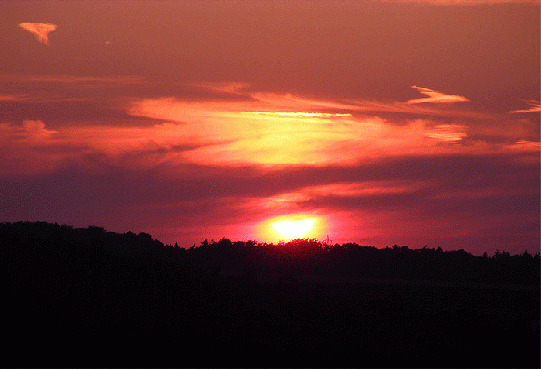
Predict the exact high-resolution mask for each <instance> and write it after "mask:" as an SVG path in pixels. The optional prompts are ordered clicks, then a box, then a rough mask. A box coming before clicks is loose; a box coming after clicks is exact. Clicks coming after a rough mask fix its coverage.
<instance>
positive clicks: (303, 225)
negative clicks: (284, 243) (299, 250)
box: [272, 219, 316, 238]
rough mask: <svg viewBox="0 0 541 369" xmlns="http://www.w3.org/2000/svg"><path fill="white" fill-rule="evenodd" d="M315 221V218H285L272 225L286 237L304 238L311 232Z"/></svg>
mask: <svg viewBox="0 0 541 369" xmlns="http://www.w3.org/2000/svg"><path fill="white" fill-rule="evenodd" d="M315 222H316V221H315V219H302V220H294V221H291V220H284V221H281V222H275V223H272V227H273V228H274V229H275V230H276V231H277V232H278V233H279V234H281V235H283V236H284V238H302V237H305V236H306V235H307V234H308V233H309V232H310V230H311V229H312V227H313V226H314V224H315Z"/></svg>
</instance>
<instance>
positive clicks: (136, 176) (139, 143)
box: [0, 0, 541, 255]
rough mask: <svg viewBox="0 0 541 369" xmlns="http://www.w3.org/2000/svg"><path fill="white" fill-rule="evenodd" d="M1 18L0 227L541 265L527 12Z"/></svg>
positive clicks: (73, 7) (538, 110) (455, 6)
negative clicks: (514, 259)
mask: <svg viewBox="0 0 541 369" xmlns="http://www.w3.org/2000/svg"><path fill="white" fill-rule="evenodd" d="M2 7H3V8H4V11H3V12H2V14H0V31H1V33H2V35H3V37H2V39H0V50H2V51H3V52H2V55H4V57H3V58H2V60H0V86H1V87H0V161H1V162H3V163H4V165H1V166H0V194H2V200H1V201H2V205H1V206H0V222H17V221H44V222H49V223H59V224H66V225H71V226H73V227H77V228H81V227H83V228H84V227H88V226H89V225H97V226H99V227H103V228H104V229H106V230H108V231H111V232H117V233H125V232H128V231H131V232H135V233H140V232H144V233H148V234H151V235H152V237H154V238H155V239H158V240H160V241H161V242H163V243H164V244H171V245H173V244H175V242H178V243H179V245H180V246H182V247H185V248H188V247H190V246H191V245H192V244H196V245H199V243H200V242H202V241H203V240H205V239H208V240H211V239H214V240H220V239H222V238H227V239H230V240H245V241H247V240H257V241H258V242H269V243H270V242H272V243H277V242H278V239H280V238H282V239H287V238H289V237H291V238H293V239H294V238H313V239H319V240H323V239H325V238H326V237H329V238H330V239H331V240H333V243H339V244H344V243H347V242H352V243H357V244H359V245H371V246H374V247H377V248H384V247H389V246H392V245H395V244H397V245H407V246H408V247H411V248H413V249H418V248H422V247H424V246H427V247H429V248H437V247H441V248H442V249H443V250H445V251H449V250H459V249H464V250H465V251H467V252H469V253H471V254H473V255H482V254H483V253H484V252H486V253H487V254H489V255H492V254H494V253H495V252H496V250H500V251H501V250H503V251H506V252H510V253H511V254H521V253H523V252H524V251H527V252H529V253H530V254H535V253H538V252H539V249H540V247H541V232H540V227H541V226H540V206H541V205H540V188H541V185H540V181H541V180H540V178H541V171H540V154H541V150H540V147H541V145H540V115H541V105H540V99H541V98H540V95H541V92H540V70H539V60H540V37H541V36H540V9H541V4H540V2H539V1H531V0H524V1H504V0H483V1H470V0H457V1H439V0H434V1H430V0H417V1H411V0H373V1H366V2H355V1H339V2H336V1H325V0H322V1H314V2H304V1H285V0H282V1H273V2H267V1H254V2H243V1H218V2H208V1H203V0H201V1H190V2H177V1H160V2H155V1H145V0H143V1H131V0H123V1H116V2H110V1H92V2H62V1H57V0H52V1H48V2H40V1H32V0H30V1H24V2H23V1H18V2H3V3H2ZM181 240H185V241H182V242H186V244H184V243H183V244H182V245H181V243H180V242H181Z"/></svg>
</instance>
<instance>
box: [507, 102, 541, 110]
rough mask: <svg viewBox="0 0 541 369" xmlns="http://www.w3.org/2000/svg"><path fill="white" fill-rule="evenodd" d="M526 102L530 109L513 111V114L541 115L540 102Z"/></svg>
mask: <svg viewBox="0 0 541 369" xmlns="http://www.w3.org/2000/svg"><path fill="white" fill-rule="evenodd" d="M526 102H527V103H528V105H530V109H520V110H513V111H512V112H511V113H540V112H541V104H540V103H539V101H536V100H528V101H526Z"/></svg>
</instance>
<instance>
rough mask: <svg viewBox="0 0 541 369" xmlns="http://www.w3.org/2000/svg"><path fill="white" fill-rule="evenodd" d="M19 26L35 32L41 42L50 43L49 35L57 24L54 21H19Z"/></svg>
mask: <svg viewBox="0 0 541 369" xmlns="http://www.w3.org/2000/svg"><path fill="white" fill-rule="evenodd" d="M19 27H21V28H22V29H24V30H27V31H28V32H31V33H33V34H34V35H35V36H36V38H37V39H38V41H39V42H41V43H42V44H45V45H49V38H48V37H47V35H48V34H49V32H52V31H54V30H55V29H56V27H57V26H56V24H52V23H19Z"/></svg>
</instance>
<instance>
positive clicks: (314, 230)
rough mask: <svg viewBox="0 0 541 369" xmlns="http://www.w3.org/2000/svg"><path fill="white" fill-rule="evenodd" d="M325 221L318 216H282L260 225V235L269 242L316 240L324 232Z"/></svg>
mask: <svg viewBox="0 0 541 369" xmlns="http://www.w3.org/2000/svg"><path fill="white" fill-rule="evenodd" d="M324 225H325V221H324V219H323V218H321V217H318V216H307V215H284V216H279V217H275V218H271V219H268V220H266V221H265V222H263V223H262V224H261V228H260V235H261V236H262V237H263V238H265V239H267V240H270V241H277V240H281V241H287V240H293V239H296V238H316V236H321V235H322V234H323V233H324V232H325V229H324V228H325V227H324Z"/></svg>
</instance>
